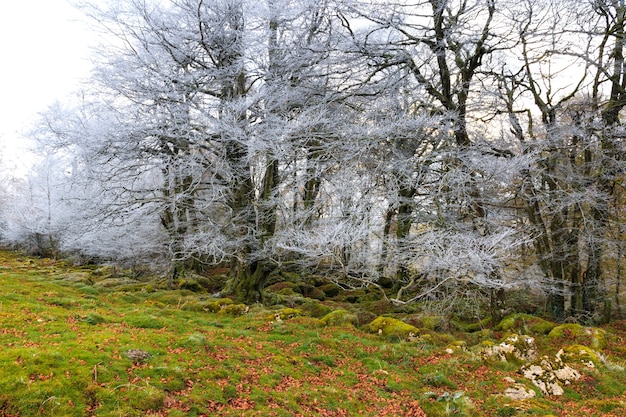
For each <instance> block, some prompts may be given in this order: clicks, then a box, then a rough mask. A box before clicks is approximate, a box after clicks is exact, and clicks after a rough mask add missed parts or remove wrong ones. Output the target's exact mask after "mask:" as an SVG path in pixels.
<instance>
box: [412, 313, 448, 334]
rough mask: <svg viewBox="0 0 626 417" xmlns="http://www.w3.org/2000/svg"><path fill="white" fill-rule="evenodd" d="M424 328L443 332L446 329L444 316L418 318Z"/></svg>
mask: <svg viewBox="0 0 626 417" xmlns="http://www.w3.org/2000/svg"><path fill="white" fill-rule="evenodd" d="M418 321H419V322H420V323H421V324H422V327H424V328H425V329H428V330H436V331H437V330H442V329H443V328H444V327H445V321H446V320H445V317H444V316H422V317H419V318H418Z"/></svg>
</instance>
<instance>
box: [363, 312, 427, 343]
mask: <svg viewBox="0 0 626 417" xmlns="http://www.w3.org/2000/svg"><path fill="white" fill-rule="evenodd" d="M367 328H368V330H369V331H370V332H372V333H378V334H380V335H383V336H390V337H400V338H414V337H416V336H417V335H418V334H419V332H420V330H419V329H418V328H417V327H415V326H411V325H410V324H408V323H405V322H403V321H402V320H398V319H394V318H393V317H385V316H378V317H376V318H375V319H374V321H372V322H371V323H370V324H368V325H367Z"/></svg>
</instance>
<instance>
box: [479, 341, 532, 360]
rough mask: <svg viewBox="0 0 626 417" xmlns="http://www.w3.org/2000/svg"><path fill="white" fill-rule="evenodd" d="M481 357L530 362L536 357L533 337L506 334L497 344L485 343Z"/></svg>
mask: <svg viewBox="0 0 626 417" xmlns="http://www.w3.org/2000/svg"><path fill="white" fill-rule="evenodd" d="M483 357H485V358H486V359H488V358H496V359H498V360H500V361H502V362H518V363H520V362H521V363H526V362H532V361H534V360H535V359H537V345H536V344H535V338H534V337H531V336H528V335H518V334H511V335H508V336H506V337H505V338H504V339H502V341H501V342H500V343H499V344H497V345H491V346H489V345H487V346H486V347H485V349H484V350H483Z"/></svg>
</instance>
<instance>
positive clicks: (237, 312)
mask: <svg viewBox="0 0 626 417" xmlns="http://www.w3.org/2000/svg"><path fill="white" fill-rule="evenodd" d="M248 310H250V308H249V307H248V306H247V305H245V304H225V305H223V306H222V307H221V308H220V311H219V314H228V315H229V316H242V315H244V314H246V313H247V312H248Z"/></svg>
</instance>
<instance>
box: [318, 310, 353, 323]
mask: <svg viewBox="0 0 626 417" xmlns="http://www.w3.org/2000/svg"><path fill="white" fill-rule="evenodd" d="M320 322H321V324H322V325H324V326H339V325H342V324H345V323H349V324H352V325H354V324H356V323H357V317H356V315H355V314H352V313H350V312H349V311H347V310H343V309H339V310H334V311H331V312H330V313H328V314H326V315H325V316H324V317H322V318H321V319H320Z"/></svg>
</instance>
